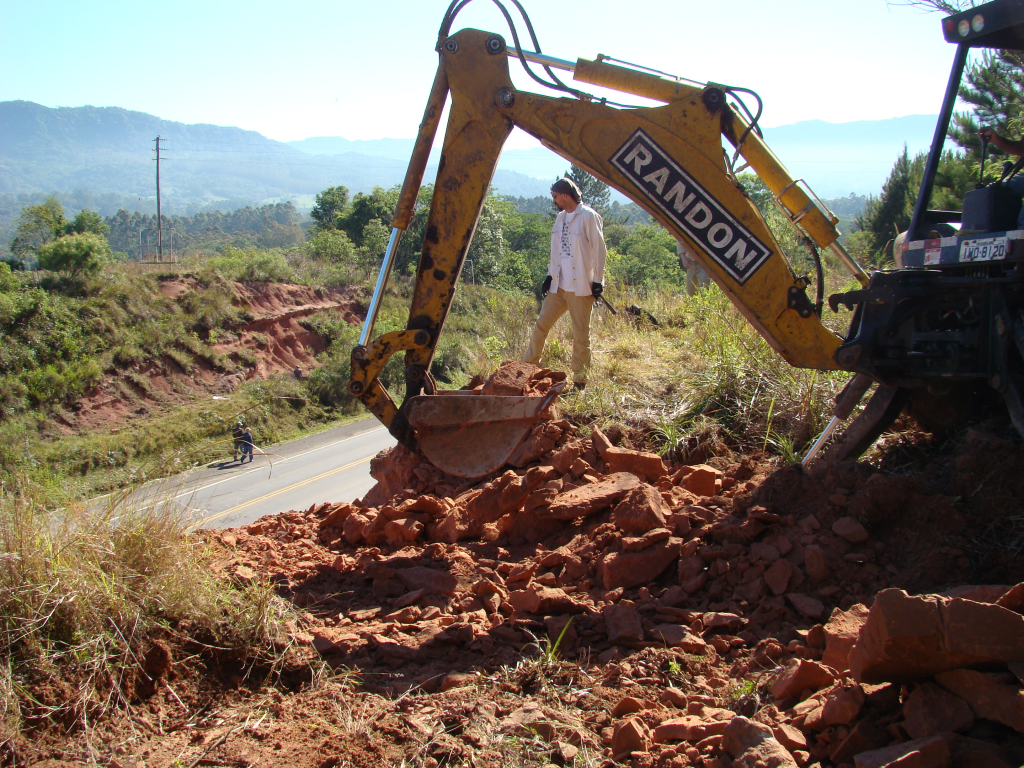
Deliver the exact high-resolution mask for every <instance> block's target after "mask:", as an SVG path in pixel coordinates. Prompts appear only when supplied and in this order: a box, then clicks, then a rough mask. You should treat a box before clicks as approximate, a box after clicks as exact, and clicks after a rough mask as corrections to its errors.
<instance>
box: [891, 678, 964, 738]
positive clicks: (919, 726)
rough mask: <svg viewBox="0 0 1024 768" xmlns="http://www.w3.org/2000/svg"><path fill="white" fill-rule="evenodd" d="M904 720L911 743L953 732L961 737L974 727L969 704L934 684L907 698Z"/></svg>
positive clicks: (922, 685)
mask: <svg viewBox="0 0 1024 768" xmlns="http://www.w3.org/2000/svg"><path fill="white" fill-rule="evenodd" d="M946 674H950V673H946ZM903 717H904V723H903V728H904V730H905V731H906V732H907V733H908V734H910V738H912V739H924V738H927V737H928V736H934V735H936V734H939V733H949V732H952V731H957V732H961V733H962V732H965V731H967V730H969V729H970V727H971V726H972V725H974V713H973V712H972V711H971V708H970V706H968V704H967V702H966V701H964V700H963V699H961V698H960V697H959V696H955V695H953V694H952V693H950V692H949V691H946V690H944V689H943V688H940V687H939V686H937V685H935V683H923V684H921V685H919V686H918V687H917V688H916V689H915V690H914V692H913V693H911V694H910V696H909V697H907V700H906V702H904V704H903Z"/></svg>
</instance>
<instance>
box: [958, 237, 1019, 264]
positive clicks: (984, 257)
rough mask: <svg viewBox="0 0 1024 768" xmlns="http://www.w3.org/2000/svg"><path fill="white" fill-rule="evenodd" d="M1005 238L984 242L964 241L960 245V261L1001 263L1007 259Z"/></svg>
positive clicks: (989, 239)
mask: <svg viewBox="0 0 1024 768" xmlns="http://www.w3.org/2000/svg"><path fill="white" fill-rule="evenodd" d="M1007 240H1008V238H1005V237H988V238H984V239H982V240H964V241H963V242H962V243H961V244H960V261H961V262H964V261H999V260H1000V259H1005V258H1006V248H1007Z"/></svg>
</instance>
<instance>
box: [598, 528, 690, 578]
mask: <svg viewBox="0 0 1024 768" xmlns="http://www.w3.org/2000/svg"><path fill="white" fill-rule="evenodd" d="M682 548H683V542H682V539H676V538H669V539H663V540H662V541H659V542H657V543H655V544H652V545H651V546H649V547H647V548H646V549H644V550H642V551H640V552H611V553H609V554H606V555H605V556H604V557H603V558H602V559H601V560H600V562H599V563H598V566H597V576H598V578H600V579H601V581H602V582H603V586H604V588H605V589H618V588H619V587H622V588H623V589H631V588H632V587H639V586H641V585H642V584H647V583H648V582H651V581H654V580H655V579H656V578H658V576H660V575H661V573H662V571H664V570H665V569H666V568H668V567H669V565H671V564H672V563H673V562H675V560H676V558H677V557H679V552H680V551H681V550H682Z"/></svg>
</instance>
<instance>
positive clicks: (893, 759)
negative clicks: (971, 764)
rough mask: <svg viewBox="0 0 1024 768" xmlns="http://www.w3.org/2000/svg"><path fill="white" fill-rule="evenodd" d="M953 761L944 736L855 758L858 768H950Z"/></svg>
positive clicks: (864, 753)
mask: <svg viewBox="0 0 1024 768" xmlns="http://www.w3.org/2000/svg"><path fill="white" fill-rule="evenodd" d="M952 761H953V755H952V753H951V752H950V750H949V742H948V741H946V739H945V737H943V736H929V737H928V738H927V739H914V740H913V741H905V742H903V743H902V744H894V745H893V746H891V747H883V748H882V749H875V750H871V751H870V752H861V753H860V754H859V755H856V756H855V757H854V764H855V765H856V766H857V768H949V766H950V764H951V763H952Z"/></svg>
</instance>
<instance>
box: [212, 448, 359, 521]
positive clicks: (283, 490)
mask: <svg viewBox="0 0 1024 768" xmlns="http://www.w3.org/2000/svg"><path fill="white" fill-rule="evenodd" d="M376 455H377V454H376V453H375V454H373V456H376ZM373 456H366V457H364V458H362V459H358V460H356V461H353V462H352V463H350V464H345V465H344V466H341V467H335V468H334V469H329V470H327V471H326V472H324V473H322V474H319V475H317V476H316V477H310V478H307V479H305V480H301V481H299V482H297V483H295V484H293V485H289V486H288V487H287V488H279V489H278V490H276V491H273V492H271V493H268V494H265V495H263V496H260V497H259V498H256V499H252V500H251V501H247V502H245V503H243V504H238V505H236V506H234V507H231V509H225V510H224V511H223V512H218V513H217V514H215V515H210V516H209V517H204V518H203V519H202V520H199V521H198V522H197V523H196V524H195V525H193V526H192V527H193V528H198V527H199V526H200V525H203V524H205V523H209V522H212V521H214V520H218V519H219V518H222V517H225V516H227V515H230V514H232V513H233V512H237V511H238V510H240V509H245V508H246V507H250V506H252V505H253V504H258V503H259V502H261V501H266V500H267V499H272V498H274V497H275V496H280V495H281V494H282V493H287V492H288V491H293V490H295V489H296V488H298V487H300V486H303V485H306V484H308V483H313V482H316V481H317V480H322V479H323V478H325V477H328V476H330V475H333V474H336V473H338V472H343V471H344V470H346V469H351V468H352V467H355V466H358V465H360V464H363V463H365V462H367V461H369V460H370V459H372V458H373Z"/></svg>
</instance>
